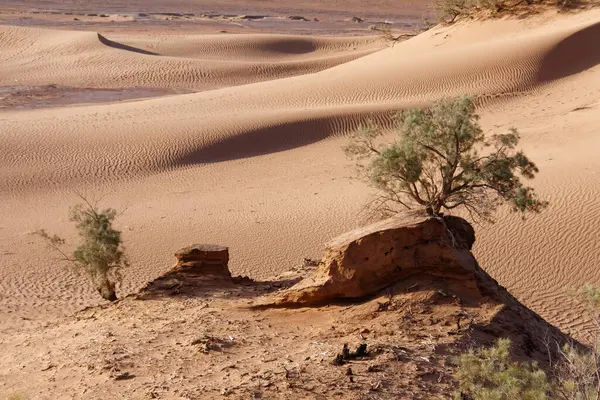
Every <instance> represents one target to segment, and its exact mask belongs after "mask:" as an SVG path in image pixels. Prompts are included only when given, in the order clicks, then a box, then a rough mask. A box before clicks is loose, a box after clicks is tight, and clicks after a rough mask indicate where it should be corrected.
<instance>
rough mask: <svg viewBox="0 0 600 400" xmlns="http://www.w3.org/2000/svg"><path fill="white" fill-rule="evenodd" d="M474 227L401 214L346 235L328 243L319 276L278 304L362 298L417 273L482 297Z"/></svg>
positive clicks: (447, 219)
mask: <svg viewBox="0 0 600 400" xmlns="http://www.w3.org/2000/svg"><path fill="white" fill-rule="evenodd" d="M474 240H475V234H474V231H473V228H472V227H471V225H470V224H469V223H468V222H466V221H465V220H463V219H461V218H458V217H444V218H435V217H428V216H426V215H422V214H415V213H409V214H399V215H397V216H395V217H393V218H390V219H387V220H385V221H380V222H378V223H375V224H372V225H369V226H366V227H363V228H359V229H356V230H354V231H351V232H348V233H346V234H343V235H341V236H339V237H337V238H335V239H333V240H332V241H331V242H329V243H328V244H327V245H326V249H325V255H324V257H323V260H322V264H321V266H320V267H319V268H318V269H317V270H316V272H315V274H314V275H313V276H311V277H308V278H306V279H304V280H302V281H301V282H299V283H298V284H297V285H295V286H293V287H291V288H290V289H288V290H287V291H284V292H282V293H280V294H279V295H278V296H277V298H276V299H275V301H274V304H275V305H294V304H296V305H316V304H323V303H327V302H331V301H335V300H346V299H360V298H364V297H367V296H370V295H374V294H376V293H377V292H379V291H380V290H382V289H383V288H386V287H388V286H390V285H392V284H393V283H394V282H398V281H401V280H402V279H405V278H408V277H410V276H413V275H415V274H422V275H428V276H431V277H438V278H440V279H445V280H446V283H447V284H448V285H449V286H460V291H461V293H462V294H463V295H465V296H471V297H475V298H477V297H481V293H480V291H479V289H478V287H477V284H476V279H475V272H476V270H477V269H478V268H479V267H478V266H477V262H476V261H475V259H474V258H473V256H472V255H471V252H470V249H471V247H472V245H473V242H474Z"/></svg>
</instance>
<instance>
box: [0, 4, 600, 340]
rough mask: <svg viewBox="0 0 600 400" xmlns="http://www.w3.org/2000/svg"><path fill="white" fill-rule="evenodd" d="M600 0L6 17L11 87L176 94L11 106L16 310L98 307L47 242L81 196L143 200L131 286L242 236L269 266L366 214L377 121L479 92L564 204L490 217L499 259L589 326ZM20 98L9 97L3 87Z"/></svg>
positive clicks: (551, 314)
mask: <svg viewBox="0 0 600 400" xmlns="http://www.w3.org/2000/svg"><path fill="white" fill-rule="evenodd" d="M599 41H600V12H599V10H592V11H585V12H581V13H578V14H573V15H550V14H544V15H541V16H538V17H535V18H532V19H528V20H520V19H502V20H493V21H487V22H477V21H470V22H465V23H458V24H455V25H453V26H448V27H437V28H434V29H432V30H429V31H427V32H425V33H423V34H421V35H419V36H417V37H415V38H412V39H410V40H408V41H406V42H402V43H398V44H396V45H395V46H394V47H393V48H392V47H385V45H384V44H383V43H382V42H381V41H379V40H377V39H376V38H329V37H327V38H315V37H308V36H303V37H293V36H278V35H235V36H234V35H232V36H228V35H207V36H197V35H196V36H194V35H186V36H173V35H170V36H168V37H166V36H165V37H160V36H154V37H148V36H127V35H124V34H119V35H116V36H112V35H106V36H104V35H98V34H96V33H94V32H74V31H73V32H72V31H59V30H43V29H36V28H25V27H11V26H0V71H2V73H1V74H0V86H2V87H13V86H37V85H49V84H57V85H64V86H69V87H75V88H86V89H89V88H111V89H123V90H127V89H131V88H177V89H185V90H191V91H198V92H197V93H192V94H180V95H170V96H163V97H158V98H150V99H143V100H137V101H128V102H117V103H106V104H93V105H76V106H61V107H56V108H46V109H36V110H10V109H7V110H5V111H0V213H1V215H2V216H3V218H2V221H0V256H1V257H2V258H1V259H2V267H1V268H2V274H1V275H0V321H2V322H3V323H4V322H6V324H4V326H5V327H19V326H21V325H27V324H28V323H31V321H30V320H33V321H34V322H35V321H38V320H40V319H44V318H53V317H54V316H56V315H60V314H64V313H70V312H73V311H74V310H77V309H79V308H82V307H84V306H86V305H91V304H97V303H98V302H99V300H98V296H97V294H96V293H95V292H94V291H93V290H92V288H91V287H90V285H89V284H88V283H87V280H86V279H85V277H81V276H77V275H76V274H74V273H73V271H71V270H69V269H68V268H66V267H65V266H64V265H61V264H60V263H59V262H57V261H56V260H54V255H53V254H52V253H51V252H50V251H49V250H48V249H47V248H46V247H45V246H44V245H43V244H42V242H41V241H40V240H39V239H38V238H36V237H35V236H34V235H32V232H34V231H35V230H37V229H40V228H46V229H48V230H50V231H55V232H56V233H58V234H61V235H64V236H66V237H67V238H69V239H71V240H72V239H74V235H73V230H72V228H71V226H70V223H69V222H68V218H67V211H68V207H69V206H70V205H73V204H76V203H77V202H78V198H77V196H76V195H75V193H76V192H79V193H83V194H85V195H86V196H87V197H89V198H92V199H101V201H100V204H101V205H106V206H111V207H114V208H116V209H118V210H125V211H124V214H123V215H122V217H120V219H119V221H118V222H119V226H120V227H121V228H122V230H123V232H124V239H125V240H126V244H127V248H128V250H129V253H130V255H131V261H132V266H131V267H130V268H129V269H127V270H126V271H124V277H125V278H124V282H123V285H122V288H121V293H122V294H124V293H127V292H130V291H132V290H135V289H136V288H139V287H140V286H142V285H143V284H144V283H145V282H146V281H147V280H149V279H152V278H153V277H156V276H157V275H158V274H159V273H161V272H163V271H165V270H167V269H168V268H169V266H170V265H171V264H172V263H173V252H174V251H175V250H177V249H178V248H180V247H182V246H185V245H188V244H191V243H195V242H216V243H220V244H225V245H228V246H230V253H231V262H230V267H231V269H232V271H233V272H234V273H237V274H247V275H251V276H253V277H257V278H261V277H266V276H270V275H274V274H275V273H278V272H281V271H284V270H287V269H289V268H290V267H292V266H294V265H297V264H298V263H299V261H300V260H301V259H302V257H317V256H319V254H320V250H321V246H322V244H323V243H324V242H325V241H326V240H328V239H330V238H332V237H333V236H336V235H337V234H339V233H341V232H343V231H345V230H348V229H350V228H353V227H355V226H357V225H359V224H361V222H362V221H361V219H360V216H359V211H360V209H361V207H362V205H363V204H364V202H365V201H366V199H367V198H368V196H369V193H370V189H368V188H367V187H366V186H364V185H363V184H362V183H359V182H356V181H352V180H349V179H347V178H348V177H349V176H351V175H352V168H351V166H350V165H349V162H348V161H347V160H346V159H345V157H344V154H343V152H342V151H341V149H340V148H341V146H342V145H343V144H344V143H345V142H346V140H347V139H346V137H347V135H348V134H349V133H350V132H352V131H353V130H354V129H355V128H356V127H357V126H358V125H359V124H360V123H361V122H362V121H364V120H366V119H367V118H371V119H374V120H376V121H379V122H380V123H382V124H386V123H388V122H389V117H390V115H392V113H393V112H394V111H396V110H398V109H401V108H403V107H413V106H422V105H426V104H429V103H430V102H431V101H434V100H436V99H439V98H441V97H444V96H453V95H461V94H471V95H474V96H475V97H476V98H477V99H478V102H479V104H480V113H481V115H482V123H483V125H484V127H485V128H486V129H488V130H489V131H490V132H502V131H505V130H507V129H508V128H510V127H513V126H514V127H516V128H518V129H519V131H520V132H521V134H522V146H523V148H524V149H525V150H526V152H527V153H528V154H529V155H530V156H531V157H532V158H533V159H534V160H535V161H536V162H537V163H538V165H539V167H540V170H541V173H540V175H539V177H538V178H537V179H536V180H535V181H534V182H533V184H534V186H535V187H536V188H537V190H538V191H539V193H540V194H541V195H542V196H544V197H545V198H547V199H548V200H549V201H550V202H551V207H550V209H549V210H548V211H547V212H546V213H544V214H542V215H540V216H536V217H533V218H530V219H529V220H527V221H525V222H522V221H521V220H520V218H519V217H518V216H515V215H512V214H508V213H506V212H501V214H500V215H499V216H498V223H497V224H495V225H493V226H484V227H478V241H477V242H476V244H475V253H476V256H477V257H478V259H479V261H480V263H481V265H482V266H483V267H484V268H485V269H486V270H487V271H488V272H490V274H491V275H492V276H494V277H495V278H496V279H497V280H498V281H499V282H500V283H501V284H503V285H504V286H506V287H507V288H508V289H509V290H510V291H511V292H512V293H513V294H514V295H515V296H516V297H517V298H519V299H520V300H521V301H522V302H524V303H525V304H526V305H528V306H530V307H531V308H533V309H534V310H535V311H537V312H538V313H540V314H541V315H542V316H543V317H544V318H546V319H547V320H548V321H549V322H551V323H555V324H557V325H558V326H559V327H560V328H562V329H565V330H569V329H572V328H576V327H578V326H579V325H580V324H582V323H583V320H582V317H581V312H580V310H578V309H577V308H576V307H572V302H571V301H569V299H568V296H567V290H568V289H570V288H572V287H575V286H578V285H581V284H582V283H585V282H599V281H600V268H599V266H600V233H599V231H598V228H597V226H598V223H599V221H600V217H599V216H600V200H599V196H600V157H598V155H599V150H598V149H599V148H600V127H599V125H598V118H599V113H600V66H599V65H598V64H599V63H600V51H599V50H598V46H597V43H598V42H599ZM1 96H2V94H1V93H0V97H1Z"/></svg>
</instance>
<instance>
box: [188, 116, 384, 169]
mask: <svg viewBox="0 0 600 400" xmlns="http://www.w3.org/2000/svg"><path fill="white" fill-rule="evenodd" d="M392 115H393V112H389V111H388V112H380V113H364V114H362V113H360V114H353V113H346V114H342V113H339V114H338V115H335V116H333V117H332V116H322V117H317V118H311V119H305V120H300V121H291V122H284V123H280V124H277V125H274V126H269V127H264V128H259V129H256V130H252V131H248V132H244V133H242V134H239V135H236V136H232V137H228V138H225V139H221V140H219V141H217V142H215V143H213V144H210V145H207V146H205V147H202V148H201V149H199V150H197V151H195V152H192V153H190V154H188V155H186V156H185V157H183V158H181V159H180V160H179V164H180V165H182V166H186V165H196V164H207V163H215V162H222V161H231V160H237V159H241V158H249V157H256V156H261V155H266V154H271V153H277V152H281V151H286V150H292V149H295V148H298V147H302V146H307V145H310V144H313V143H316V142H319V141H321V140H324V139H326V138H328V137H330V136H332V135H333V134H337V133H350V132H354V131H355V130H356V129H358V126H359V125H360V123H361V122H364V121H366V120H368V119H371V120H373V121H374V122H375V123H377V124H379V126H383V127H385V126H386V125H389V124H390V120H391V119H390V117H391V116H392Z"/></svg>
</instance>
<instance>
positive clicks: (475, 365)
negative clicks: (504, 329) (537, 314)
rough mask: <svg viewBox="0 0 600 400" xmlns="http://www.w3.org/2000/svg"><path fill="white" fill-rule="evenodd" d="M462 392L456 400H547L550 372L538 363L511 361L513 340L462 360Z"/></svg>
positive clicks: (460, 370) (460, 386)
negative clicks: (541, 367)
mask: <svg viewBox="0 0 600 400" xmlns="http://www.w3.org/2000/svg"><path fill="white" fill-rule="evenodd" d="M458 367H459V370H458V379H459V382H460V385H459V389H458V391H457V393H456V394H455V399H457V400H459V399H460V400H462V399H472V400H514V399H522V400H545V399H547V398H548V393H549V391H550V385H549V384H548V378H547V377H546V373H545V372H544V371H543V370H541V369H540V368H538V366H537V365H536V364H535V363H532V364H529V363H522V364H521V363H517V362H513V361H512V360H511V358H510V340H509V339H505V338H504V339H499V340H498V342H497V343H496V345H495V346H492V347H490V348H484V349H479V350H470V351H468V352H467V353H465V354H462V355H461V356H460V357H459V358H458Z"/></svg>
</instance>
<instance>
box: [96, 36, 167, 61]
mask: <svg viewBox="0 0 600 400" xmlns="http://www.w3.org/2000/svg"><path fill="white" fill-rule="evenodd" d="M98 40H99V41H100V43H102V44H103V45H105V46H109V47H112V48H114V49H119V50H126V51H132V52H134V53H139V54H145V55H147V56H159V55H160V54H158V53H153V52H151V51H147V50H142V49H138V48H137V47H133V46H128V45H126V44H122V43H118V42H113V41H112V40H109V39H107V38H105V37H104V36H102V35H101V34H98Z"/></svg>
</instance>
